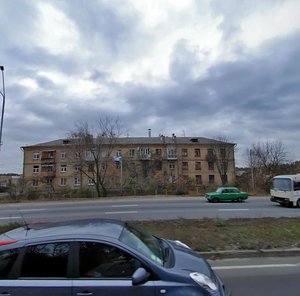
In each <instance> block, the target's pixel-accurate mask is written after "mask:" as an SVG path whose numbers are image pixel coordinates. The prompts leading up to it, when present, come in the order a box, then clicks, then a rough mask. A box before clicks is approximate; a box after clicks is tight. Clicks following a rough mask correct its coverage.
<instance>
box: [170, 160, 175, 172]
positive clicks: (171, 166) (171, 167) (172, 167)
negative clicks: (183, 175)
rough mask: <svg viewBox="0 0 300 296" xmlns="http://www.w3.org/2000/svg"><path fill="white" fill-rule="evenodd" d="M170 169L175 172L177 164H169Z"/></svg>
mask: <svg viewBox="0 0 300 296" xmlns="http://www.w3.org/2000/svg"><path fill="white" fill-rule="evenodd" d="M169 168H170V170H174V169H175V162H170V163H169Z"/></svg>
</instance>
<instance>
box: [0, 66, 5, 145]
mask: <svg viewBox="0 0 300 296" xmlns="http://www.w3.org/2000/svg"><path fill="white" fill-rule="evenodd" d="M0 71H1V73H2V91H0V94H1V96H2V112H1V125H0V150H1V145H2V128H3V119H4V107H5V86H4V67H3V66H0Z"/></svg>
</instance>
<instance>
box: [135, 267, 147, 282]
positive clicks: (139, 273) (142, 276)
mask: <svg viewBox="0 0 300 296" xmlns="http://www.w3.org/2000/svg"><path fill="white" fill-rule="evenodd" d="M149 276H150V274H149V273H148V272H147V271H146V270H145V268H142V267H140V268H138V269H137V270H136V271H135V272H134V273H133V275H132V285H134V286H136V285H141V284H144V283H145V282H147V280H148V278H149Z"/></svg>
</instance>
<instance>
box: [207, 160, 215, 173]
mask: <svg viewBox="0 0 300 296" xmlns="http://www.w3.org/2000/svg"><path fill="white" fill-rule="evenodd" d="M208 169H209V170H211V171H213V170H214V162H213V161H209V162H208Z"/></svg>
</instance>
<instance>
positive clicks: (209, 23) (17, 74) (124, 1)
mask: <svg viewBox="0 0 300 296" xmlns="http://www.w3.org/2000/svg"><path fill="white" fill-rule="evenodd" d="M0 65H2V66H4V71H3V74H4V81H5V88H4V90H5V95H6V96H5V110H4V111H5V112H4V120H3V130H2V146H1V151H0V173H22V166H23V152H22V150H21V147H23V146H26V145H34V144H37V143H42V142H47V141H52V140H56V139H59V138H66V137H67V136H68V134H69V133H70V131H72V130H74V127H75V125H76V123H78V122H87V123H89V124H90V125H93V124H94V123H95V122H96V121H97V120H98V119H99V118H100V117H101V118H103V117H107V116H108V117H112V118H119V120H120V121H121V122H122V124H123V125H124V127H125V128H126V135H124V136H131V137H136V136H145V137H147V136H148V129H151V134H152V136H159V135H161V134H163V135H166V136H171V135H172V134H173V133H175V134H176V135H177V136H178V137H180V136H186V137H195V136H197V137H198V136H199V137H207V138H216V137H223V138H226V139H228V140H229V141H230V142H234V143H237V153H236V163H237V165H238V166H243V165H245V153H246V150H247V149H248V148H250V147H251V145H253V144H257V143H265V142H266V141H280V142H282V143H283V145H284V147H285V148H286V149H287V151H288V152H289V158H290V160H291V161H295V160H300V137H299V134H300V0H264V1H261V0H251V1H246V0H226V1H225V0H184V1H179V0H72V1H71V0H10V1H9V0H0ZM0 86H1V87H2V86H3V85H2V84H1V82H0ZM1 87H0V89H1V90H2V88H1ZM0 102H1V105H2V102H3V96H0Z"/></svg>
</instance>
